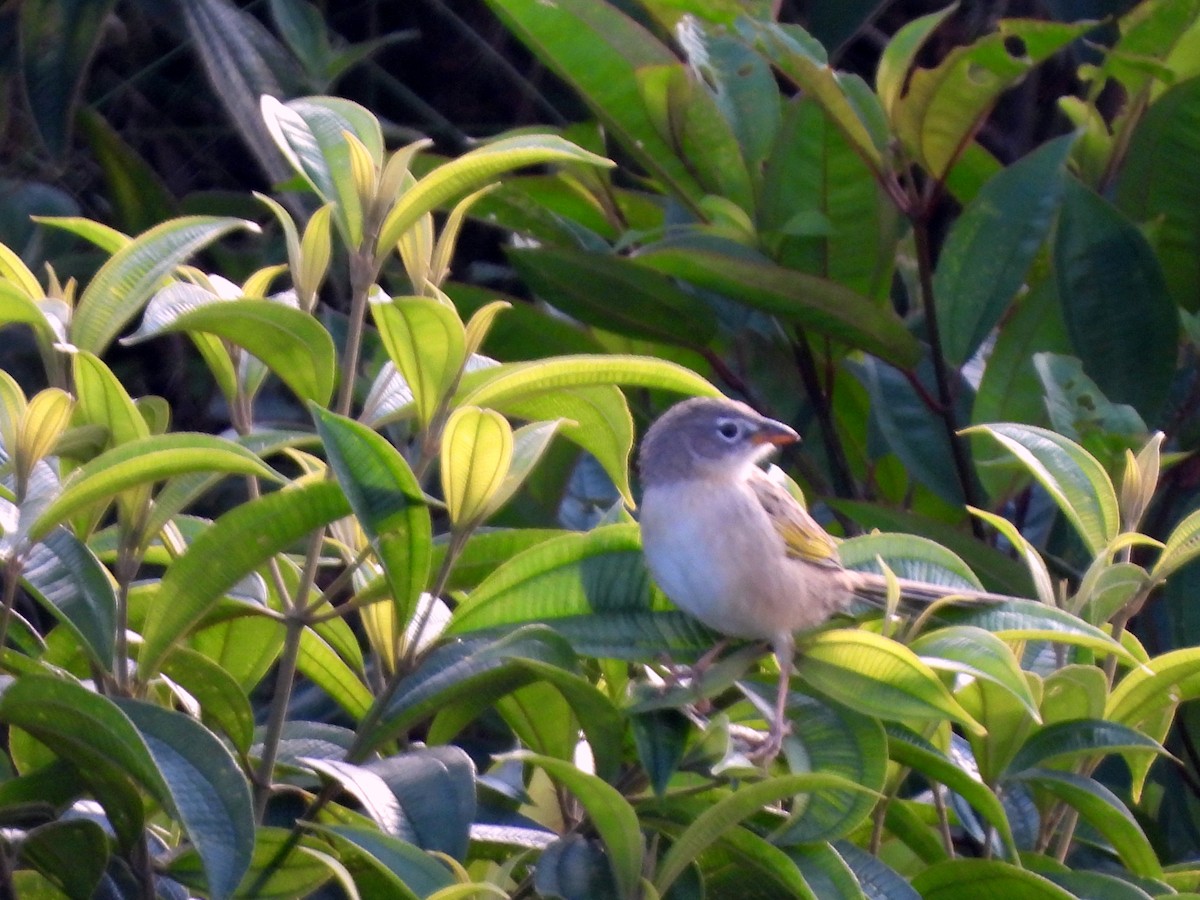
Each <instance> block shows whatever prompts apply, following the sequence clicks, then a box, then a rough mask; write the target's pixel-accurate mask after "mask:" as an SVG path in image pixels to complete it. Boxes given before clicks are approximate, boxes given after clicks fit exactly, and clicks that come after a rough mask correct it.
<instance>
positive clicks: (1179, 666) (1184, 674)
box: [1104, 647, 1200, 740]
mask: <svg viewBox="0 0 1200 900" xmlns="http://www.w3.org/2000/svg"><path fill="white" fill-rule="evenodd" d="M1197 696H1200V648H1197V647H1184V648H1181V649H1179V650H1172V651H1171V652H1170V653H1164V654H1163V655H1162V656H1156V657H1154V658H1153V659H1152V660H1150V662H1149V663H1147V664H1145V665H1143V666H1138V667H1137V668H1135V669H1131V670H1130V671H1129V672H1128V673H1126V675H1125V677H1124V678H1122V679H1121V680H1120V681H1119V682H1118V683H1117V685H1116V687H1114V688H1113V690H1112V693H1111V694H1110V695H1109V697H1108V705H1107V708H1106V709H1105V712H1104V718H1105V719H1108V720H1110V721H1113V722H1117V723H1120V724H1122V725H1128V726H1129V727H1131V728H1138V729H1140V730H1143V731H1147V733H1149V734H1150V735H1151V737H1157V738H1158V739H1159V740H1162V739H1163V738H1165V737H1166V731H1165V729H1164V730H1163V731H1162V733H1161V734H1157V735H1156V734H1154V733H1153V732H1151V731H1149V730H1148V729H1147V728H1146V727H1145V726H1146V725H1147V723H1154V722H1155V720H1156V719H1158V718H1159V716H1160V714H1161V713H1162V712H1163V711H1164V710H1174V709H1175V707H1176V705H1177V704H1179V703H1182V702H1185V701H1187V700H1191V699H1193V698H1195V697H1197Z"/></svg>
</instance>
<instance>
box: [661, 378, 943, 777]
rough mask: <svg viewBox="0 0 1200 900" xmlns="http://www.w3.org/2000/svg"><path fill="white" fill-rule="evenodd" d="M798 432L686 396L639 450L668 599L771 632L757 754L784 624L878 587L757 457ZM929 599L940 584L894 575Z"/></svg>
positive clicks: (727, 623)
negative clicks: (772, 661)
mask: <svg viewBox="0 0 1200 900" xmlns="http://www.w3.org/2000/svg"><path fill="white" fill-rule="evenodd" d="M798 440H800V436H799V435H798V434H797V433H796V432H795V431H794V430H793V429H791V428H789V427H788V426H787V425H785V424H783V423H782V422H777V421H775V420H774V419H769V418H767V417H765V416H762V415H760V414H759V413H757V412H755V411H754V410H753V409H751V408H750V407H749V406H747V405H746V404H744V403H738V402H736V401H733V400H728V399H725V398H713V397H696V398H693V399H690V400H685V401H683V402H682V403H678V404H676V405H675V406H673V407H671V408H670V409H669V410H667V412H665V413H664V414H663V415H662V416H661V417H660V418H659V419H658V420H657V421H656V422H655V423H654V424H653V425H651V426H650V429H649V430H648V431H647V432H646V435H645V437H644V438H643V440H642V446H641V451H640V454H639V457H638V469H639V472H640V475H641V481H642V487H643V495H642V503H641V513H640V521H641V529H642V546H643V551H644V553H645V556H646V563H647V565H648V567H649V569H650V574H651V575H652V576H653V577H654V580H655V582H656V583H657V584H658V586H659V587H660V588H662V590H663V592H664V593H666V595H667V596H668V597H669V598H670V599H671V601H672V602H673V603H674V604H675V605H676V606H678V607H679V608H680V609H682V610H684V611H685V612H688V613H691V614H692V615H693V616H695V617H696V618H697V619H699V620H700V621H701V622H703V623H704V624H705V625H707V626H708V627H710V628H712V629H714V630H715V631H719V632H721V633H722V634H724V635H728V636H730V637H735V638H747V639H752V640H767V641H770V642H771V645H772V648H773V649H774V651H775V656H776V658H777V659H778V661H779V687H778V691H777V694H776V699H775V710H774V713H775V714H774V719H773V720H772V722H771V724H770V730H769V732H768V736H767V742H766V744H765V745H764V746H763V747H761V748H760V749H759V750H758V751H756V754H755V755H756V756H759V757H762V758H766V759H769V758H771V757H774V756H775V755H776V754H778V752H779V750H780V748H781V747H782V744H783V738H784V735H785V733H786V716H785V708H786V705H787V697H788V686H789V683H790V676H791V671H792V665H793V660H794V655H795V638H794V633H795V632H797V631H801V630H803V629H808V628H813V627H815V626H817V625H820V624H822V623H823V622H825V621H826V620H828V619H829V618H830V617H832V616H833V615H835V614H837V613H839V612H841V611H843V610H845V609H846V608H847V607H848V606H849V605H850V603H851V601H852V600H853V599H855V598H862V599H867V600H870V601H873V602H878V601H879V600H881V599H883V598H886V596H887V582H886V580H885V578H884V577H883V576H881V575H877V574H874V573H869V572H855V571H851V570H848V569H845V568H843V567H842V563H841V560H840V559H839V558H838V552H837V545H836V543H834V540H833V538H832V537H831V536H830V535H829V533H828V532H826V531H825V529H824V528H822V527H821V526H820V525H819V524H818V523H817V521H816V520H815V519H814V518H813V517H812V516H811V515H809V513H808V511H807V510H806V509H805V508H804V507H803V506H802V505H801V504H800V503H799V502H798V501H797V500H796V499H795V498H794V497H792V495H791V494H790V493H788V491H787V489H786V488H785V487H784V486H783V485H781V484H779V483H778V482H776V481H774V480H772V479H771V478H770V477H769V476H768V475H767V473H766V472H764V471H763V470H762V468H761V467H760V465H759V464H760V463H761V462H762V461H763V460H764V459H765V458H766V457H768V456H769V455H770V454H771V453H772V452H773V451H774V450H775V449H777V448H778V447H779V446H780V445H783V444H790V443H793V442H795V441H798ZM901 588H902V591H903V593H904V594H905V595H910V596H912V597H913V598H914V599H922V600H932V599H935V598H937V597H939V596H945V595H949V594H951V593H961V592H960V591H954V590H953V589H950V588H946V587H939V586H937V585H926V584H923V583H920V582H909V581H901Z"/></svg>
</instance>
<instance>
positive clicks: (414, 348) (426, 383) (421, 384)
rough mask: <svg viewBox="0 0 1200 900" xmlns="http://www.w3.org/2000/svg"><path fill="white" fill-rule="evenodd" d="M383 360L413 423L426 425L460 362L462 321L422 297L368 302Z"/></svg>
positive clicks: (463, 339) (447, 308)
mask: <svg viewBox="0 0 1200 900" xmlns="http://www.w3.org/2000/svg"><path fill="white" fill-rule="evenodd" d="M371 314H372V316H373V317H374V319H375V325H376V327H377V328H378V329H379V336H380V337H381V338H382V339H383V346H384V348H385V349H386V350H387V353H388V356H389V357H390V358H391V360H392V362H393V363H395V364H396V368H397V369H398V370H399V372H400V374H401V375H403V376H404V380H405V381H407V382H408V387H409V389H410V390H411V391H412V394H413V401H414V403H415V404H416V407H417V419H418V420H419V421H420V423H421V425H422V427H424V426H428V425H429V423H430V421H431V420H432V419H433V416H434V413H436V412H437V409H438V406H439V405H440V404H441V402H442V398H443V397H444V396H445V395H446V393H447V391H449V390H450V389H451V387H453V385H454V383H455V381H456V380H457V379H458V375H459V372H460V371H461V369H462V365H463V361H464V360H465V359H466V337H465V335H464V332H463V324H462V321H461V320H460V319H459V318H458V313H457V312H456V311H455V309H454V308H453V307H451V306H446V305H445V304H443V303H441V302H439V301H437V300H431V299H429V298H426V297H398V298H396V299H395V300H388V299H382V300H380V301H377V302H372V303H371Z"/></svg>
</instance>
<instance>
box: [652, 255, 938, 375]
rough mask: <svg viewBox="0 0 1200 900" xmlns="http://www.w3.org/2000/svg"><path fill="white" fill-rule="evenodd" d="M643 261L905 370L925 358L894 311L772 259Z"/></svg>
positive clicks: (716, 257) (667, 258)
mask: <svg viewBox="0 0 1200 900" xmlns="http://www.w3.org/2000/svg"><path fill="white" fill-rule="evenodd" d="M637 261H638V263H639V264H640V265H644V266H647V267H649V268H651V269H655V270H657V271H660V272H665V273H666V274H668V275H674V276H675V277H676V278H680V279H683V280H684V281H688V282H691V283H692V284H695V285H697V286H698V287H702V288H707V289H709V290H713V291H717V292H719V293H722V294H724V295H726V296H727V297H729V298H730V299H731V300H734V301H736V302H738V303H741V304H744V305H746V306H750V307H753V308H755V309H760V310H762V311H764V312H768V313H771V314H772V315H775V316H778V317H779V318H781V319H783V320H784V321H786V322H790V323H794V324H797V325H801V326H803V327H805V328H811V329H813V330H814V331H817V332H819V333H821V334H824V335H827V336H829V337H831V338H833V339H834V340H837V341H841V342H842V343H845V344H848V345H849V346H851V347H854V348H857V349H861V350H865V351H867V352H868V353H873V354H875V355H876V356H878V357H880V358H881V359H883V360H886V361H888V362H891V363H894V364H895V365H898V366H901V367H907V366H911V365H912V364H913V363H915V362H916V361H917V359H918V357H919V355H920V349H919V347H918V345H917V342H916V340H915V339H914V338H913V337H912V336H911V335H910V334H909V333H908V331H907V330H906V329H905V327H904V324H903V322H901V320H900V318H899V317H898V316H897V315H896V314H895V313H894V312H892V311H891V310H890V309H883V308H881V307H880V306H879V305H878V304H876V303H875V302H874V301H872V300H870V299H868V298H867V297H864V296H862V295H861V294H858V293H856V292H854V291H852V290H850V289H849V288H846V287H843V286H842V285H840V284H837V283H836V282H833V281H829V280H828V279H825V278H818V277H816V276H814V275H809V274H807V273H805V272H798V271H796V270H794V269H785V268H783V267H782V266H778V265H775V264H774V263H771V262H769V261H766V260H757V259H746V258H741V257H734V256H730V255H728V254H725V253H718V252H713V251H709V250H696V249H689V248H671V247H659V248H652V249H650V250H649V251H648V252H645V253H642V254H640V255H639V256H638V257H637Z"/></svg>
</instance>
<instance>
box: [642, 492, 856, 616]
mask: <svg viewBox="0 0 1200 900" xmlns="http://www.w3.org/2000/svg"><path fill="white" fill-rule="evenodd" d="M735 500H736V501H737V502H734V501H735ZM750 509H752V510H753V511H754V512H755V513H757V511H758V508H757V507H750ZM744 514H745V507H744V505H743V503H742V502H741V498H734V497H730V496H722V493H721V492H720V491H709V492H704V491H697V490H696V489H695V486H694V485H693V486H689V487H687V488H685V489H682V490H680V489H677V488H675V487H674V486H666V487H663V486H659V487H656V488H655V491H654V494H653V497H647V498H646V499H645V500H644V501H643V504H642V509H641V518H642V534H643V538H642V542H643V547H644V550H645V554H646V562H647V565H648V566H649V568H650V573H651V574H652V575H653V576H654V580H655V581H656V582H657V584H658V586H659V587H660V588H662V590H663V592H664V593H665V594H666V595H667V596H668V597H670V598H671V600H672V602H673V603H675V605H676V606H678V607H679V608H680V609H683V610H685V611H686V612H689V613H691V614H692V615H693V616H695V617H696V618H697V619H699V620H700V621H701V622H703V623H704V624H705V625H707V626H709V627H710V628H713V629H715V630H716V631H719V632H721V633H722V634H727V635H730V636H731V637H740V638H750V639H774V638H775V637H776V636H778V635H779V634H780V633H781V632H792V631H797V630H799V629H802V628H810V627H812V626H814V625H817V624H819V623H821V622H823V621H825V620H826V619H827V618H828V617H829V615H830V614H831V613H832V612H833V611H834V610H836V609H838V608H840V607H841V605H842V604H843V603H844V599H845V598H844V596H843V595H844V593H845V592H844V590H842V589H841V587H840V584H838V583H837V581H836V577H835V576H834V574H833V573H829V572H826V571H823V570H820V569H818V568H816V567H813V566H808V565H806V564H804V563H799V562H797V561H794V560H789V559H787V558H786V557H785V555H784V553H783V548H782V542H781V541H780V540H779V538H778V536H777V535H776V534H775V533H774V531H773V529H771V527H770V525H769V523H767V522H766V520H765V518H764V520H763V521H762V522H756V521H744V520H742V521H739V519H738V517H739V515H742V516H743V517H744Z"/></svg>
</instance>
